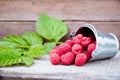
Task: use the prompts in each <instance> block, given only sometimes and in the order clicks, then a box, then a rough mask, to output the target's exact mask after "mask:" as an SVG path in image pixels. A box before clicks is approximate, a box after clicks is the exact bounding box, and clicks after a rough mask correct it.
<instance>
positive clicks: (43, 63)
mask: <svg viewBox="0 0 120 80" xmlns="http://www.w3.org/2000/svg"><path fill="white" fill-rule="evenodd" d="M0 75H1V78H0V80H41V79H42V80H119V79H120V52H119V53H117V55H116V56H115V57H113V58H111V59H106V60H101V61H94V62H89V63H86V64H85V65H84V66H80V67H77V66H75V65H70V66H63V65H56V66H54V65H52V64H51V63H50V61H49V57H48V55H45V56H43V57H42V58H41V59H40V60H35V61H34V64H33V65H32V66H30V67H25V66H14V67H4V68H0Z"/></svg>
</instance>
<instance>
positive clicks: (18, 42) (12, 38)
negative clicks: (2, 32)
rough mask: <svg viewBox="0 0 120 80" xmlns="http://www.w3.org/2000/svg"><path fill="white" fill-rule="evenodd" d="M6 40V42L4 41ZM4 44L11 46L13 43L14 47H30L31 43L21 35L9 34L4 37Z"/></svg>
mask: <svg viewBox="0 0 120 80" xmlns="http://www.w3.org/2000/svg"><path fill="white" fill-rule="evenodd" d="M4 41H5V42H4ZM3 44H4V45H6V46H9V44H11V45H12V46H13V47H17V48H18V47H20V48H29V44H28V43H27V41H26V40H25V39H23V38H22V37H21V36H16V35H9V36H6V37H4V39H3Z"/></svg>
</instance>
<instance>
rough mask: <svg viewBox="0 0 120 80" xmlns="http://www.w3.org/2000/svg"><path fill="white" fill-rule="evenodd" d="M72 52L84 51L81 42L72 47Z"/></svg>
mask: <svg viewBox="0 0 120 80" xmlns="http://www.w3.org/2000/svg"><path fill="white" fill-rule="evenodd" d="M72 52H73V53H74V54H75V55H76V54H79V53H81V52H82V46H81V45H80V44H74V45H73V47H72Z"/></svg>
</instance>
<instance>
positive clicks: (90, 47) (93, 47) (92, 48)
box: [87, 43, 96, 53]
mask: <svg viewBox="0 0 120 80" xmlns="http://www.w3.org/2000/svg"><path fill="white" fill-rule="evenodd" d="M95 48H96V43H92V44H89V45H88V48H87V50H88V52H89V53H92V52H93V50H94V49H95Z"/></svg>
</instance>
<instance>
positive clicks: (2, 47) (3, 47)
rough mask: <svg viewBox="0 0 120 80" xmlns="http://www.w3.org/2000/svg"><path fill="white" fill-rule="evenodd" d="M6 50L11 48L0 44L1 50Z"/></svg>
mask: <svg viewBox="0 0 120 80" xmlns="http://www.w3.org/2000/svg"><path fill="white" fill-rule="evenodd" d="M4 50H11V48H10V47H6V46H0V51H4Z"/></svg>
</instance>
